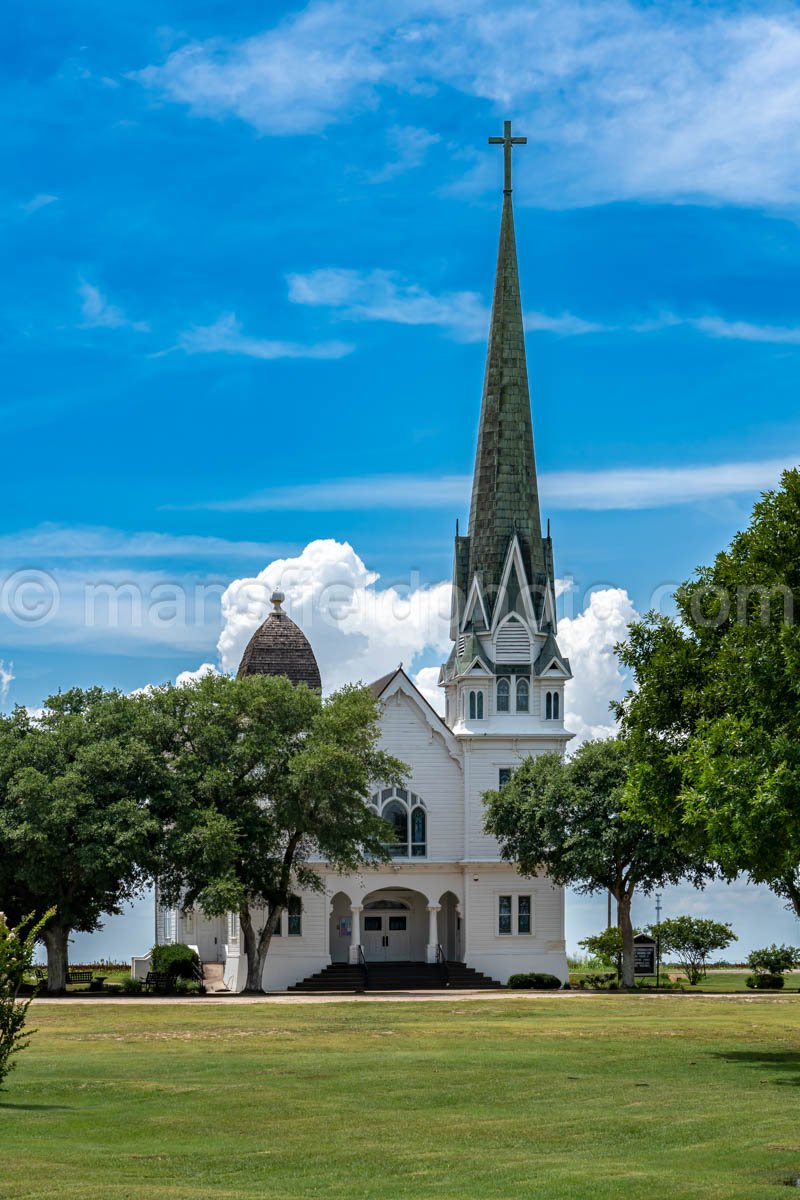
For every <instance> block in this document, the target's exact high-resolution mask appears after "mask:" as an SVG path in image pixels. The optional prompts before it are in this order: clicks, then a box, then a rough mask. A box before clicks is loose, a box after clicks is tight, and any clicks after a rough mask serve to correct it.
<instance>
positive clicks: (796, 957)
mask: <svg viewBox="0 0 800 1200" xmlns="http://www.w3.org/2000/svg"><path fill="white" fill-rule="evenodd" d="M747 965H748V967H749V968H750V970H751V971H755V973H756V974H757V975H783V973H784V971H791V969H792V968H793V967H797V966H800V951H798V950H796V949H795V947H794V946H776V945H775V944H774V943H773V944H772V945H771V946H764V948H763V949H762V950H754V951H753V953H752V954H748V956H747ZM762 986H763V987H766V986H767V985H766V984H762ZM778 986H779V987H780V984H778Z"/></svg>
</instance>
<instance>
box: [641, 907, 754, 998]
mask: <svg viewBox="0 0 800 1200" xmlns="http://www.w3.org/2000/svg"><path fill="white" fill-rule="evenodd" d="M650 933H651V934H652V935H653V937H654V938H658V940H659V942H660V945H661V954H662V956H663V955H664V954H674V955H675V957H676V958H677V960H678V962H679V963H680V965H681V966H682V967H683V969H684V971H685V972H686V978H687V979H688V980H689V983H691V984H695V983H699V982H700V980H701V979H702V978H703V976H704V975H705V973H706V963H707V962H708V958H709V955H711V954H713V953H714V951H715V950H724V949H725V947H726V946H730V944H731V942H735V941H736V940H737V938H736V934H735V933H734V932H733V930H732V929H731V927H730V925H726V924H723V922H721V921H711V920H709V919H708V918H706V917H672V918H670V919H669V920H668V921H661V922H660V924H658V925H652V926H651V927H650Z"/></svg>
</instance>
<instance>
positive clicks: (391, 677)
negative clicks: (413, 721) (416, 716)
mask: <svg viewBox="0 0 800 1200" xmlns="http://www.w3.org/2000/svg"><path fill="white" fill-rule="evenodd" d="M367 686H368V687H369V689H370V691H371V692H372V694H373V696H374V697H375V699H376V700H388V699H389V698H390V697H391V696H392V695H393V694H394V693H395V692H398V691H402V692H403V693H404V694H405V695H406V696H408V697H409V699H411V700H413V701H414V703H415V704H416V705H417V707H418V708H419V709H420V711H421V713H422V715H423V716H424V718H425V720H426V721H427V723H428V725H430V727H431V729H433V730H434V731H435V732H436V733H438V734H440V735H441V736H442V737H443V738H444V740H445V744H446V746H447V749H448V752H449V753H450V755H451V757H452V758H454V759H456V761H457V762H458V763H459V765H460V763H461V750H460V747H459V744H458V740H457V738H456V737H455V736H454V734H453V732H452V730H451V729H450V726H449V725H448V724H447V723H446V722H445V721H444V720H443V719H442V717H440V716H439V714H438V713H437V711H436V709H435V708H434V707H433V706H432V705H431V704H429V702H428V701H427V700H426V699H425V697H424V696H423V694H422V692H421V691H420V690H419V688H418V687H417V685H416V684H415V683H414V681H413V680H412V679H410V678H409V676H408V675H406V673H405V671H404V670H403V668H402V667H396V668H395V670H394V671H390V672H389V673H388V675H382V676H381V678H380V679H376V680H375V682H374V683H370V684H368V685H367Z"/></svg>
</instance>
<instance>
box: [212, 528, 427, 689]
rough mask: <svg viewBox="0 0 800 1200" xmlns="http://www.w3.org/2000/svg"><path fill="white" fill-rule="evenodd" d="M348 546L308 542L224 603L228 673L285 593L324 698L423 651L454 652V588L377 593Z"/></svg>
mask: <svg viewBox="0 0 800 1200" xmlns="http://www.w3.org/2000/svg"><path fill="white" fill-rule="evenodd" d="M379 579H380V577H379V575H378V574H377V573H376V572H374V571H370V570H369V569H368V567H367V566H366V565H365V563H364V562H363V560H362V559H361V558H360V557H359V555H358V554H357V553H356V551H355V550H354V549H353V547H352V546H350V545H349V544H348V543H347V542H337V541H334V540H333V539H321V540H319V541H314V542H310V543H309V545H307V546H306V547H305V549H304V550H303V551H302V553H300V554H299V555H297V556H296V557H294V558H282V559H276V560H275V561H274V562H271V563H270V564H269V565H268V566H267V567H265V568H264V570H263V571H261V572H260V573H259V574H258V575H257V576H254V577H253V578H249V579H237V580H235V581H234V582H233V583H231V585H230V586H229V587H228V588H227V590H226V591H225V592H224V594H223V596H222V620H223V629H222V632H221V634H220V638H219V642H218V644H217V649H218V652H219V658H220V663H221V666H222V668H223V670H225V671H233V670H235V669H236V668H237V667H238V665H239V661H240V659H241V657H242V654H243V652H244V648H245V646H246V645H247V642H248V641H249V639H250V637H251V636H252V634H253V633H254V632H255V630H256V629H257V628H258V626H259V625H260V624H261V622H262V621H263V620H264V619H265V617H266V616H267V615H268V613H269V611H270V596H271V595H272V593H273V592H274V591H280V592H283V593H284V596H285V597H286V599H285V601H284V608H285V610H286V612H287V613H288V614H289V616H291V617H292V619H293V620H294V621H296V622H297V624H298V625H299V626H300V627H301V628H302V629H303V631H304V632H305V634H306V636H307V637H308V638H309V640H310V642H311V644H312V646H313V648H314V653H315V654H316V656H317V661H318V662H319V667H320V673H321V675H322V682H323V686H324V688H325V689H326V690H332V689H334V688H337V687H341V686H342V684H344V683H348V682H355V681H357V680H362V681H364V682H370V681H372V680H373V679H377V678H379V677H380V676H381V675H384V674H386V672H388V671H390V670H392V669H394V668H395V667H396V666H398V664H399V663H401V662H402V663H404V664H405V667H406V669H407V670H408V669H409V668H410V667H411V666H412V664H413V662H414V660H415V659H416V658H418V657H419V656H421V655H422V654H424V653H425V651H426V650H431V651H435V652H436V653H437V654H438V655H440V656H445V655H446V653H447V652H448V651H449V649H450V641H449V635H448V631H449V619H450V584H449V583H438V584H434V585H432V586H430V587H425V586H422V585H421V584H419V583H418V582H416V581H414V580H413V579H412V580H410V581H406V582H405V583H400V582H397V583H388V584H385V585H384V586H383V587H381V588H378V587H377V586H376V585H377V584H378V582H379Z"/></svg>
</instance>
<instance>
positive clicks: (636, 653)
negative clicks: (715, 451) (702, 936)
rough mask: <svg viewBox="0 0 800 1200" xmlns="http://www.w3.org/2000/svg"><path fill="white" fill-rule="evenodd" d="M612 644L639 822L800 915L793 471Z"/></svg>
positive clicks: (797, 560) (797, 552)
mask: <svg viewBox="0 0 800 1200" xmlns="http://www.w3.org/2000/svg"><path fill="white" fill-rule="evenodd" d="M676 601H677V607H678V616H677V618H676V619H674V620H672V619H669V618H665V617H662V616H659V615H656V614H653V613H651V614H649V615H648V616H647V617H645V619H644V620H642V621H640V622H638V623H637V624H635V625H633V626H631V628H630V630H629V637H628V641H627V642H626V643H625V644H624V645H622V646H620V647H618V652H619V655H620V659H621V661H622V662H623V664H624V665H625V666H627V667H629V668H630V669H631V670H632V671H633V673H634V675H635V680H636V686H635V688H633V689H632V690H631V691H630V692H629V693H628V695H627V696H626V697H625V699H624V700H623V701H622V702H621V703H620V704H619V705H618V706H617V715H618V716H619V718H620V720H621V727H622V731H623V733H624V735H625V737H626V740H627V741H628V743H629V744H630V747H631V756H632V762H633V764H634V765H633V769H632V772H631V778H630V781H629V785H628V788H627V792H626V803H627V805H628V807H629V808H630V810H631V811H632V812H633V813H635V814H636V816H637V817H638V819H640V820H643V821H647V822H650V823H651V824H652V825H653V826H654V827H655V828H657V829H659V830H661V831H662V832H664V833H665V834H668V835H669V836H670V837H672V838H675V839H679V840H680V841H681V842H682V844H683V845H684V846H687V847H689V848H690V852H691V853H693V854H697V853H700V852H702V853H706V854H708V855H709V856H710V857H712V858H713V859H715V860H716V862H718V863H719V865H720V868H721V870H722V872H723V873H724V875H725V876H726V877H727V878H729V879H730V878H733V877H735V876H736V875H737V874H738V873H739V872H742V871H745V872H747V873H748V874H749V875H750V877H751V878H752V879H753V880H754V881H755V882H757V883H766V884H768V885H769V887H771V888H772V889H773V891H774V892H776V894H778V895H779V896H781V897H783V898H785V899H786V900H788V901H789V903H790V905H791V906H792V907H793V908H794V911H795V912H796V913H797V915H798V916H800V738H798V736H797V731H798V729H800V627H798V624H797V618H798V615H800V603H799V602H800V471H798V470H792V471H787V472H785V474H784V475H783V479H782V486H781V487H780V488H779V489H777V490H775V491H771V492H767V493H765V495H764V496H763V497H762V498H761V500H760V501H759V502H758V503H757V504H756V505H755V508H754V510H753V515H752V519H751V522H750V525H749V526H748V528H747V529H745V530H744V531H743V532H741V533H739V534H737V535H736V537H735V538H734V539H733V541H732V542H731V545H730V547H729V548H728V549H727V550H725V551H723V552H722V553H720V554H718V555H717V557H716V559H715V560H714V564H713V566H711V567H705V568H701V569H700V570H698V571H697V572H696V574H695V576H694V577H693V579H691V580H690V581H688V582H687V583H684V584H683V585H682V586H681V587H680V588H678V591H677V593H676Z"/></svg>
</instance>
